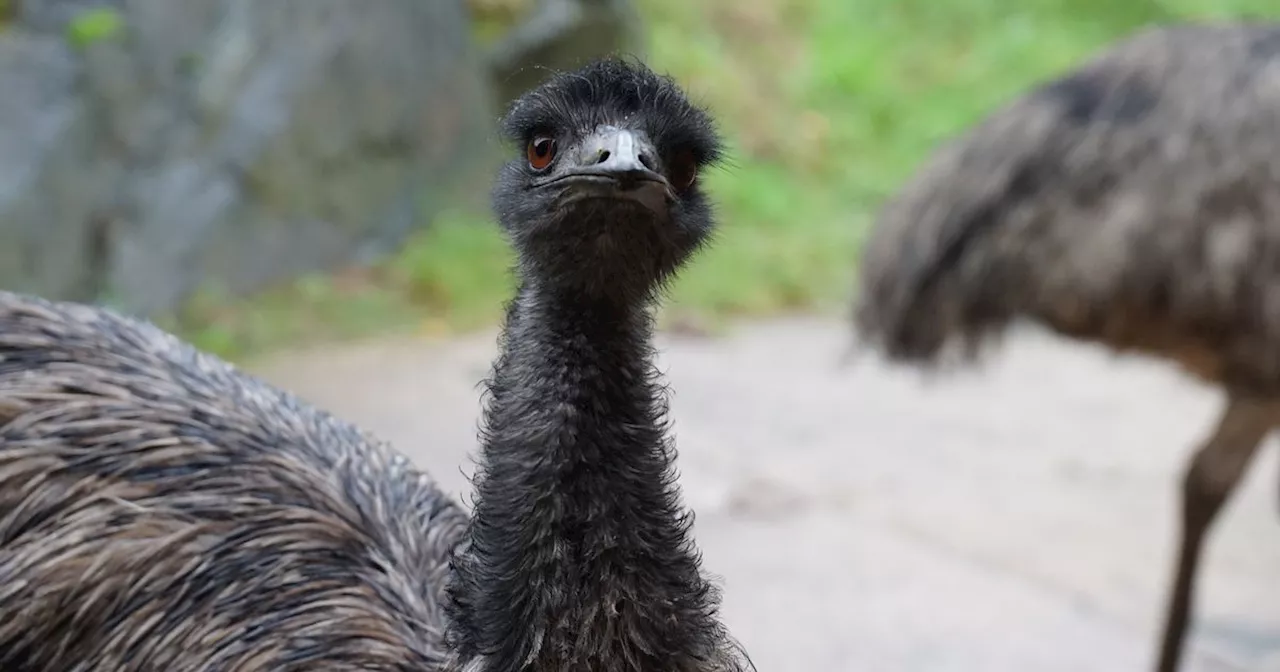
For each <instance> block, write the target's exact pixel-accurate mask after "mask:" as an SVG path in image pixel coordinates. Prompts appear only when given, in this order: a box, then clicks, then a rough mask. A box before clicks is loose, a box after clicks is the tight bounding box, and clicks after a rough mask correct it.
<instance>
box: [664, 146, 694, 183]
mask: <svg viewBox="0 0 1280 672" xmlns="http://www.w3.org/2000/svg"><path fill="white" fill-rule="evenodd" d="M670 172H671V174H670V175H668V176H667V179H669V180H671V186H673V187H675V188H676V189H678V190H681V191H683V190H685V189H688V188H689V187H692V186H693V183H694V182H695V181H697V179H698V158H697V157H695V156H694V155H693V152H691V151H689V150H687V149H685V150H681V151H679V152H677V153H676V155H675V156H674V157H672V159H671V171H670Z"/></svg>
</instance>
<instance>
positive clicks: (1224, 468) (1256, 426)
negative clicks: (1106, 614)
mask: <svg viewBox="0 0 1280 672" xmlns="http://www.w3.org/2000/svg"><path fill="white" fill-rule="evenodd" d="M1277 408H1278V406H1277V401H1276V400H1273V399H1259V398H1249V397H1240V396H1235V395H1229V396H1228V398H1227V407H1226V409H1225V410H1224V411H1223V413H1222V417H1221V418H1219V420H1218V425H1217V427H1216V428H1215V429H1214V432H1213V434H1212V435H1210V436H1209V438H1208V440H1207V441H1205V442H1204V444H1203V445H1202V446H1201V447H1200V449H1199V450H1197V451H1196V453H1195V455H1193V456H1192V457H1191V460H1190V461H1189V462H1188V463H1187V467H1186V471H1185V473H1184V475H1183V482H1182V530H1181V542H1180V548H1179V551H1178V563H1177V570H1176V572H1175V574H1174V578H1173V586H1172V588H1171V592H1170V594H1169V603H1168V608H1167V609H1166V611H1165V626H1164V635H1163V637H1162V640H1161V645H1160V662H1159V664H1158V665H1157V666H1156V669H1157V670H1158V672H1177V670H1178V665H1179V662H1180V658H1181V656H1182V649H1183V646H1182V645H1183V640H1184V639H1185V636H1186V631H1187V624H1188V622H1189V621H1190V616H1191V602H1192V597H1193V593H1194V589H1195V577H1196V570H1197V568H1198V566H1199V564H1200V555H1201V550H1202V548H1203V544H1204V538H1205V534H1206V533H1207V532H1208V530H1209V527H1210V526H1211V525H1212V523H1213V520H1214V518H1215V517H1216V516H1217V514H1218V511H1219V510H1221V508H1222V505H1223V503H1224V502H1226V501H1227V499H1228V498H1229V497H1230V496H1231V492H1232V491H1233V490H1235V488H1236V485H1237V484H1238V483H1239V482H1240V478H1241V476H1243V475H1244V472H1245V469H1246V468H1247V467H1248V466H1249V461H1250V460H1251V459H1252V458H1253V456H1254V454H1255V453H1256V452H1257V450H1258V446H1259V444H1261V443H1262V439H1263V437H1265V436H1266V434H1267V431H1268V430H1270V428H1271V427H1272V425H1273V423H1274V422H1275V420H1276V419H1277V416H1276V413H1277Z"/></svg>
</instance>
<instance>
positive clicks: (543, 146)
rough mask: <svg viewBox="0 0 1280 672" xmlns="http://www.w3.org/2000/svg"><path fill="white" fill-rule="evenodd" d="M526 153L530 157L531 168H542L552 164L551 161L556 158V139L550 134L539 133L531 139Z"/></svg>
mask: <svg viewBox="0 0 1280 672" xmlns="http://www.w3.org/2000/svg"><path fill="white" fill-rule="evenodd" d="M525 154H526V155H527V156H528V158H529V167H530V168H532V169H534V170H542V169H543V168H546V167H547V166H549V165H551V161H552V160H553V159H555V158H556V140H555V138H552V137H550V136H546V135H539V136H538V137H536V138H534V139H532V140H530V141H529V147H528V148H527V149H526V150H525Z"/></svg>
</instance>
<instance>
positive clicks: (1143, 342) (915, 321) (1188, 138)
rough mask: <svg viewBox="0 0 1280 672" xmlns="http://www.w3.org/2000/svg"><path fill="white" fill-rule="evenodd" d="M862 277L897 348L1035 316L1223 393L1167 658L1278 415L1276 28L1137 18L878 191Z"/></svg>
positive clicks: (976, 335)
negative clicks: (893, 187)
mask: <svg viewBox="0 0 1280 672" xmlns="http://www.w3.org/2000/svg"><path fill="white" fill-rule="evenodd" d="M861 282H862V286H861V288H860V292H861V295H860V298H859V301H858V307H857V309H856V317H855V320H856V325H857V329H858V330H859V332H860V333H861V334H862V335H863V337H864V338H865V339H866V340H867V341H868V342H870V343H871V344H873V345H875V346H877V347H879V348H881V349H882V350H883V351H884V352H885V353H886V354H887V355H888V357H889V358H890V359H892V360H895V361H901V362H909V363H915V364H919V365H926V366H928V365H933V364H936V363H939V362H941V361H943V360H944V359H945V358H946V357H947V356H948V354H949V353H952V352H953V351H954V348H952V347H951V346H953V345H954V346H959V347H960V352H959V354H960V356H961V357H962V358H970V357H973V356H975V355H977V354H978V351H979V349H980V348H981V346H982V345H983V344H984V343H985V342H987V341H988V340H991V339H993V338H995V337H997V336H999V335H1000V334H1001V333H1002V332H1003V331H1004V330H1005V328H1006V327H1007V326H1008V325H1009V324H1010V323H1011V322H1013V321H1015V320H1017V319H1021V318H1028V319H1031V320H1034V321H1037V322H1039V323H1041V324H1044V325H1046V326H1048V327H1049V328H1051V329H1053V330H1055V331H1057V332H1059V333H1061V334H1064V335H1066V336H1068V337H1072V338H1078V339H1083V340H1089V341H1097V342H1101V343H1104V344H1106V345H1108V346H1110V347H1112V348H1114V349H1116V350H1118V351H1134V352H1143V353H1148V354H1153V355H1156V356H1160V357H1164V358H1168V359H1171V360H1173V361H1175V362H1177V363H1178V364H1180V365H1181V366H1182V367H1183V368H1184V369H1185V370H1187V371H1188V372H1190V373H1191V374H1193V375H1195V376H1197V377H1199V378H1201V379H1203V380H1206V381H1209V382H1212V383H1214V384H1218V385H1221V386H1222V387H1223V388H1224V389H1225V391H1226V397H1227V402H1226V409H1225V411H1224V413H1223V415H1222V418H1221V419H1220V421H1219V424H1218V426H1217V428H1216V429H1215V430H1214V431H1213V432H1212V433H1211V435H1210V437H1209V438H1208V439H1207V441H1206V442H1205V444H1204V445H1203V447H1201V448H1200V450H1199V451H1197V452H1196V454H1195V455H1194V456H1193V457H1192V459H1191V460H1190V462H1189V463H1188V465H1187V471H1186V475H1185V481H1184V483H1183V484H1182V488H1183V493H1182V497H1183V510H1182V514H1181V515H1182V535H1181V541H1180V551H1179V555H1178V560H1177V569H1176V572H1175V576H1174V579H1173V582H1172V586H1171V588H1170V598H1169V600H1170V601H1169V606H1168V614H1167V616H1166V620H1167V622H1166V626H1165V633H1164V637H1163V643H1162V645H1161V652H1160V661H1159V663H1158V669H1159V670H1160V671H1161V672H1172V671H1173V670H1175V669H1176V668H1177V667H1178V661H1179V653H1180V650H1181V646H1182V640H1183V638H1184V634H1185V630H1186V625H1187V621H1188V618H1189V613H1190V610H1191V597H1192V594H1193V592H1194V591H1193V583H1194V577H1195V575H1196V570H1197V563H1198V560H1199V557H1200V553H1201V549H1202V546H1203V542H1204V539H1205V535H1206V532H1207V530H1208V529H1209V526H1210V524H1211V522H1212V520H1213V518H1214V516H1215V514H1216V513H1217V512H1218V511H1219V509H1220V508H1221V506H1222V504H1223V503H1224V502H1225V500H1226V499H1227V497H1228V496H1229V495H1230V494H1231V492H1232V490H1233V489H1234V488H1235V486H1236V484H1237V483H1238V482H1239V480H1240V478H1241V476H1242V475H1243V473H1244V472H1245V470H1246V468H1247V465H1248V463H1249V461H1250V459H1251V457H1252V456H1253V454H1254V452H1255V451H1256V449H1257V447H1258V446H1259V444H1260V442H1261V440H1262V439H1263V437H1264V436H1265V435H1266V434H1267V433H1268V432H1269V431H1270V430H1271V429H1272V428H1273V426H1274V425H1275V424H1277V423H1280V26H1276V25H1273V24H1265V23H1260V24H1251V23H1233V24H1218V25H1179V26H1171V27H1165V28H1159V29H1149V30H1145V31H1142V32H1141V33H1139V34H1137V35H1134V36H1132V37H1130V38H1128V39H1126V40H1123V41H1122V42H1121V43H1120V44H1118V45H1116V46H1114V47H1113V48H1111V49H1109V50H1107V51H1106V52H1105V53H1103V54H1101V55H1099V56H1098V57H1096V58H1095V59H1094V60H1092V61H1091V62H1089V63H1086V64H1084V65H1082V66H1081V67H1079V68H1077V69H1076V70H1074V71H1073V72H1071V73H1068V74H1065V75H1064V76H1062V77H1060V78H1058V79H1055V80H1053V81H1050V82H1047V83H1045V84H1044V85H1042V86H1040V87H1038V88H1036V89H1035V90H1034V91H1032V92H1030V93H1029V94H1027V95H1025V96H1023V97H1021V98H1020V99H1018V100H1016V101H1014V102H1012V103H1011V104H1009V105H1008V106H1006V107H1005V108H1004V109H1002V110H1000V111H997V112H996V113H994V114H992V115H991V116H990V117H988V118H987V119H985V120H984V121H982V122H981V123H980V124H978V125H977V127H976V128H974V129H973V130H972V131H971V132H969V133H968V134H966V135H964V136H963V137H961V138H959V139H958V140H956V141H954V142H952V143H950V144H948V145H947V146H945V147H943V148H942V149H941V150H939V152H938V153H937V155H936V156H935V157H934V158H933V159H932V160H931V161H930V162H929V163H928V165H926V166H925V167H924V168H923V169H922V170H921V171H920V172H919V174H918V175H917V176H916V177H915V178H914V179H913V180H912V181H911V182H909V183H908V184H907V185H906V186H905V187H904V188H903V190H902V191H901V192H900V193H899V194H898V195H897V196H895V197H894V198H893V199H892V200H891V201H890V202H889V203H888V204H887V205H886V207H885V208H884V210H883V211H882V213H881V215H880V217H879V220H878V222H877V225H876V228H875V231H874V232H873V234H872V236H871V238H870V240H869V241H868V244H867V247H866V250H865V253H864V257H863V267H862V270H861Z"/></svg>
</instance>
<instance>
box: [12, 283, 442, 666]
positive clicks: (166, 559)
mask: <svg viewBox="0 0 1280 672" xmlns="http://www.w3.org/2000/svg"><path fill="white" fill-rule="evenodd" d="M465 524H466V513H465V512H464V511H463V510H462V509H461V508H460V507H459V506H458V505H457V504H455V503H454V502H453V501H452V500H450V499H449V498H448V497H446V496H445V495H444V494H443V493H442V492H441V491H440V490H439V489H438V488H437V487H436V486H435V484H434V483H433V482H432V480H431V479H430V478H429V477H428V476H426V475H424V474H422V473H419V472H417V471H416V470H414V469H413V467H412V466H411V465H410V464H409V463H408V461H407V460H405V459H404V458H403V457H402V456H400V455H399V454H397V453H395V452H393V451H392V450H391V449H390V447H389V446H387V445H386V444H384V443H382V442H380V441H378V440H377V439H375V438H373V437H372V436H370V435H368V434H366V433H365V432H362V431H361V430H359V429H358V428H356V427H354V426H353V425H350V424H347V423H345V422H342V421H341V420H338V419H337V418H334V417H332V416H330V415H328V414H326V413H324V412H322V411H319V410H316V409H314V408H312V407H311V406H309V405H307V404H306V403H304V402H302V401H300V400H298V399H296V398H294V397H293V396H291V395H289V394H287V393H285V392H282V391H280V390H277V389H275V388H273V387H271V386H269V385H267V384H265V383H262V382H260V381H259V380H257V379H255V378H253V377H251V376H248V375H245V374H243V373H241V372H239V371H237V370H236V369H234V368H233V367H231V366H229V365H227V364H224V363H223V362H221V361H219V360H217V359H215V358H213V357H209V356H206V355H203V354H201V353H199V352H197V351H196V350H194V349H192V348H191V347H188V346H187V345H185V344H183V343H181V342H179V341H178V340H177V339H175V338H173V337H172V336H170V335H168V334H166V333H164V332H163V331H161V330H160V329H158V328H155V327H153V326H151V325H149V324H146V323H143V322H139V321H135V320H132V319H128V318H125V317H121V316H117V315H115V314H113V313H111V312H109V311H105V310H100V309H96V308H90V307H87V306H80V305H73V304H59V303H50V302H46V301H42V300H40V299H35V298H30V297H24V296H20V295H16V294H11V293H6V292H0V577H3V581H0V668H2V669H5V670H24V671H37V670H40V671H43V670H49V671H53V670H66V671H69V672H74V671H79V670H84V671H86V672H88V671H90V670H174V671H175V672H177V671H182V670H192V671H195V670H215V669H226V670H233V669H234V670H280V671H284V670H299V671H301V670H312V669H317V667H318V666H319V667H323V669H332V670H353V671H354V670H406V671H407V670H434V669H439V668H440V666H441V665H442V664H443V662H444V661H445V659H446V651H445V649H444V639H443V635H442V629H443V621H444V619H443V616H442V604H443V602H444V585H445V580H446V576H447V572H448V559H449V554H450V552H451V551H452V549H453V547H454V546H455V545H456V544H457V543H458V541H459V540H460V539H461V537H462V534H463V532H464V530H465Z"/></svg>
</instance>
